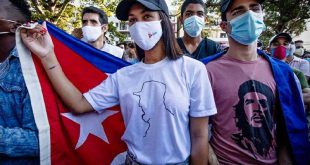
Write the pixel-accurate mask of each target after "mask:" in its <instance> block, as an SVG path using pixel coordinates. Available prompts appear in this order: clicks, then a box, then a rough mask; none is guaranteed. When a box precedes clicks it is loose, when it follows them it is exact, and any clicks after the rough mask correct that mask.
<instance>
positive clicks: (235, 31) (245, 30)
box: [228, 10, 266, 45]
mask: <svg viewBox="0 0 310 165" xmlns="http://www.w3.org/2000/svg"><path fill="white" fill-rule="evenodd" d="M229 23H230V25H231V34H228V35H229V36H230V37H231V38H233V39H234V40H235V41H237V42H239V43H240V44H242V45H250V44H252V43H253V42H254V41H256V40H257V39H258V37H259V36H260V35H261V34H262V32H263V31H264V30H265V29H266V26H265V24H264V18H263V14H262V13H255V12H253V11H251V10H250V11H247V12H246V13H244V14H242V15H240V16H238V17H236V18H234V19H232V20H231V21H229Z"/></svg>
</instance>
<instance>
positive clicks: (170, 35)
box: [136, 11, 182, 61]
mask: <svg viewBox="0 0 310 165" xmlns="http://www.w3.org/2000/svg"><path fill="white" fill-rule="evenodd" d="M158 13H159V16H160V18H161V20H162V21H161V28H162V29H163V35H162V40H163V41H164V45H165V54H166V56H167V57H168V58H169V59H170V60H176V59H178V58H179V57H181V56H182V51H181V49H180V47H179V45H178V43H177V41H176V39H175V36H174V32H173V28H172V24H171V22H170V20H169V18H168V16H167V15H166V14H165V13H163V12H162V11H158ZM136 48H137V54H138V59H139V61H141V60H142V59H143V58H144V56H145V55H144V50H143V49H141V48H140V47H139V46H138V45H136Z"/></svg>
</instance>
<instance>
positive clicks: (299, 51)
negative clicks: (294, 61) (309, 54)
mask: <svg viewBox="0 0 310 165" xmlns="http://www.w3.org/2000/svg"><path fill="white" fill-rule="evenodd" d="M304 53H305V50H304V49H303V48H298V49H296V50H295V52H294V54H295V55H296V56H299V57H301V56H303V55H304Z"/></svg>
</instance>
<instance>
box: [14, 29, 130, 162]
mask: <svg viewBox="0 0 310 165" xmlns="http://www.w3.org/2000/svg"><path fill="white" fill-rule="evenodd" d="M47 28H48V31H49V33H50V35H51V37H52V40H53V43H54V46H55V48H54V50H55V54H56V56H57V59H58V60H59V63H60V65H61V67H62V69H63V71H64V73H65V74H66V76H67V77H68V79H69V80H70V81H71V82H72V83H73V84H74V85H75V86H76V87H77V88H78V89H79V90H80V91H81V92H82V93H84V92H87V91H88V90H90V89H92V88H93V87H95V86H97V85H98V84H99V83H100V82H102V81H103V80H105V79H106V78H107V76H108V74H111V73H114V72H116V71H117V69H120V68H122V67H124V66H127V65H129V63H127V62H125V61H123V60H121V59H119V58H117V57H114V56H112V55H110V54H108V53H106V52H102V51H100V50H97V49H95V48H93V47H92V46H90V45H88V44H86V43H83V42H81V41H80V40H78V39H76V38H74V37H72V36H70V35H68V34H67V33H65V32H63V31H62V30H60V29H58V28H57V27H55V26H54V25H52V24H50V23H47ZM19 36H20V35H19V32H18V33H17V35H16V46H17V50H18V54H19V57H20V61H21V66H22V70H23V75H24V78H25V82H26V85H27V88H28V91H29V95H30V98H31V104H32V108H33V113H34V117H35V121H36V125H37V127H38V130H39V143H40V160H41V164H57V165H59V164H60V165H61V164H64V165H65V164H95V165H97V164H98V165H101V164H111V163H112V162H113V163H112V164H118V162H117V159H118V158H120V157H121V158H123V156H124V153H123V152H125V151H126V150H127V149H126V145H125V144H124V143H123V142H122V141H121V136H122V134H123V132H124V130H125V126H124V122H123V119H122V116H121V112H120V108H119V106H115V107H111V108H109V109H107V110H105V111H104V112H103V113H96V112H92V113H87V114H84V115H78V116H77V115H74V114H72V113H70V109H68V108H67V107H66V106H65V105H64V104H63V103H62V101H61V99H60V98H59V97H58V95H57V94H56V92H55V91H54V89H53V87H52V85H51V83H50V81H49V79H48V77H47V75H46V73H45V71H44V69H43V66H42V65H41V63H40V60H39V59H38V58H37V57H36V56H35V55H31V53H30V52H29V50H28V49H26V48H25V47H24V45H23V43H22V41H21V38H20V37H19Z"/></svg>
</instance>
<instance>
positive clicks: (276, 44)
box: [272, 42, 280, 46]
mask: <svg viewBox="0 0 310 165" xmlns="http://www.w3.org/2000/svg"><path fill="white" fill-rule="evenodd" d="M279 45H280V44H279V42H274V43H272V46H279Z"/></svg>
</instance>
